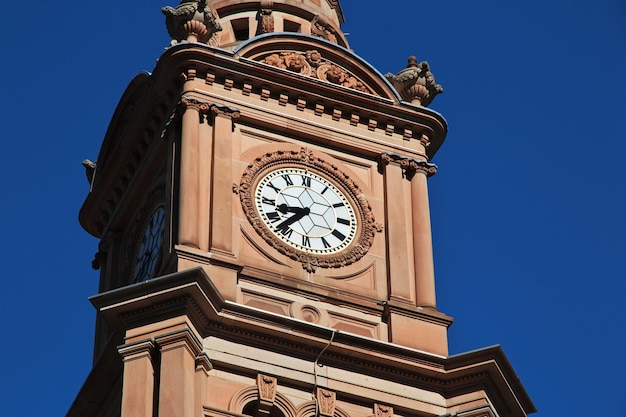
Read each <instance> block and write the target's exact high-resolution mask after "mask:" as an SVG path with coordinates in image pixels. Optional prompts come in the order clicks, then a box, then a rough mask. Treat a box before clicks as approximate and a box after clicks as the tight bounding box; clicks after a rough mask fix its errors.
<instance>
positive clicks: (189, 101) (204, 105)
mask: <svg viewBox="0 0 626 417" xmlns="http://www.w3.org/2000/svg"><path fill="white" fill-rule="evenodd" d="M180 103H181V104H182V105H183V106H184V108H185V109H189V108H191V109H195V110H198V111H199V112H200V113H202V114H207V113H208V112H209V109H210V107H211V104H210V103H208V102H206V101H202V100H198V99H197V98H193V97H187V96H182V97H181V99H180Z"/></svg>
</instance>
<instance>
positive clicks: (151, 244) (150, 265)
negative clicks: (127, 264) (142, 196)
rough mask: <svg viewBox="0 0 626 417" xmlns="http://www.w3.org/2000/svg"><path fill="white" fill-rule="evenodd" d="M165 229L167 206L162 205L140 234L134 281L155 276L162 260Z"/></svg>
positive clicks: (154, 212)
mask: <svg viewBox="0 0 626 417" xmlns="http://www.w3.org/2000/svg"><path fill="white" fill-rule="evenodd" d="M164 231H165V207H164V206H163V205H160V206H158V207H157V208H156V209H155V210H154V211H153V212H152V215H151V216H150V219H149V220H148V222H147V223H146V225H145V226H144V229H143V230H142V234H141V235H140V239H141V241H140V242H139V247H138V250H137V258H136V260H135V275H134V277H133V282H142V281H145V280H147V279H150V278H153V277H154V274H155V273H156V272H157V268H158V266H159V262H160V260H161V248H162V247H163V232H164Z"/></svg>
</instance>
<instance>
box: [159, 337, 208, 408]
mask: <svg viewBox="0 0 626 417" xmlns="http://www.w3.org/2000/svg"><path fill="white" fill-rule="evenodd" d="M154 340H155V342H156V344H157V346H158V347H159V350H160V353H161V369H160V378H159V381H160V383H159V417H196V416H197V415H198V413H199V412H200V410H195V405H196V392H195V383H194V380H195V374H196V357H197V356H198V354H199V353H200V352H201V350H202V343H201V342H200V340H199V339H198V337H197V336H196V335H195V334H194V333H192V331H191V330H189V329H181V330H178V331H174V332H171V333H166V334H163V335H159V336H157V337H155V339H154Z"/></svg>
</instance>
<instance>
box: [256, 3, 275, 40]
mask: <svg viewBox="0 0 626 417" xmlns="http://www.w3.org/2000/svg"><path fill="white" fill-rule="evenodd" d="M272 6H274V1H273V0H261V2H260V10H259V14H258V15H257V19H258V21H259V25H258V29H257V35H261V34H263V33H272V32H274V16H272Z"/></svg>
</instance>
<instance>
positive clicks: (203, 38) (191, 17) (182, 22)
mask: <svg viewBox="0 0 626 417" xmlns="http://www.w3.org/2000/svg"><path fill="white" fill-rule="evenodd" d="M161 11H162V12H163V14H164V15H165V26H166V27H167V32H168V33H169V35H170V36H171V37H172V39H174V40H176V41H177V42H180V41H184V40H186V41H190V42H195V41H198V42H204V43H208V42H209V39H210V38H211V37H212V36H213V34H215V33H216V32H219V31H221V30H222V27H221V26H220V24H219V23H218V22H217V20H216V18H215V15H214V14H213V11H212V10H211V8H210V7H209V6H208V5H207V2H206V0H200V1H190V2H181V4H179V5H178V6H177V7H170V6H165V7H163V8H162V9H161Z"/></svg>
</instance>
